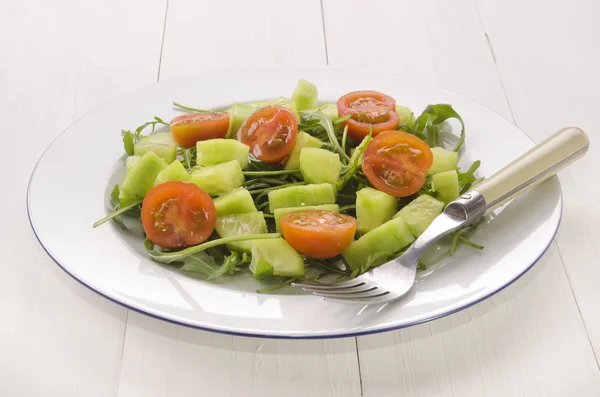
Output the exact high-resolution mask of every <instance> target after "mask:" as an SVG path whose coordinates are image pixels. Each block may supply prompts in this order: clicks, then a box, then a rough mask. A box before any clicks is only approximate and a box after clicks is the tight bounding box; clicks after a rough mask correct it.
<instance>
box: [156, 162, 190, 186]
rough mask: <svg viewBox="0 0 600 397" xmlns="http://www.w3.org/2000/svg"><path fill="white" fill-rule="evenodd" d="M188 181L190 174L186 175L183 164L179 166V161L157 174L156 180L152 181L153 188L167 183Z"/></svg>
mask: <svg viewBox="0 0 600 397" xmlns="http://www.w3.org/2000/svg"><path fill="white" fill-rule="evenodd" d="M189 180H190V174H188V172H187V170H186V169H185V167H184V166H183V164H181V161H179V160H175V161H173V162H172V163H171V164H169V165H168V166H167V167H166V168H164V169H163V170H162V171H160V172H159V173H158V175H157V176H156V179H154V186H156V185H160V184H161V183H165V182H169V181H184V182H187V181H189Z"/></svg>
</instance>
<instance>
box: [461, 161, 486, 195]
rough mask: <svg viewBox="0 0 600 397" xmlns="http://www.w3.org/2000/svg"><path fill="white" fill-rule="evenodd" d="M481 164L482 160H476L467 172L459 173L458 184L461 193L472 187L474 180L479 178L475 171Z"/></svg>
mask: <svg viewBox="0 0 600 397" xmlns="http://www.w3.org/2000/svg"><path fill="white" fill-rule="evenodd" d="M480 165H481V161H479V160H477V161H474V162H473V164H471V166H470V167H469V169H468V170H467V172H459V173H458V186H460V194H463V193H466V192H467V191H468V190H469V189H470V188H471V185H472V184H473V182H475V181H476V180H477V177H476V176H475V171H477V169H478V168H479V166H480Z"/></svg>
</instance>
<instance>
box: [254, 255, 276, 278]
mask: <svg viewBox="0 0 600 397" xmlns="http://www.w3.org/2000/svg"><path fill="white" fill-rule="evenodd" d="M273 270H274V268H273V266H271V264H270V263H269V262H267V261H265V260H264V259H259V260H258V263H257V264H256V269H255V271H254V274H253V275H252V277H254V278H255V279H257V280H264V279H266V278H269V277H271V276H272V275H273Z"/></svg>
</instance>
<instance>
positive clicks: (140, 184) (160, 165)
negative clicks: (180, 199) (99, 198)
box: [119, 151, 167, 207]
mask: <svg viewBox="0 0 600 397" xmlns="http://www.w3.org/2000/svg"><path fill="white" fill-rule="evenodd" d="M166 167H167V162H166V161H165V160H164V159H162V158H160V157H158V156H157V155H156V154H155V153H154V152H152V151H148V152H146V153H144V155H143V156H141V157H140V159H139V160H137V162H136V163H135V164H133V165H132V166H131V168H130V169H129V171H128V172H127V173H126V174H125V179H124V180H123V183H122V184H121V186H120V187H119V202H120V204H121V207H125V206H127V205H129V204H132V203H134V202H136V201H139V200H142V199H143V198H144V197H145V196H146V194H147V193H148V192H149V191H150V189H152V187H153V186H154V180H155V179H156V176H157V175H158V173H159V172H160V171H161V170H163V169H164V168H166Z"/></svg>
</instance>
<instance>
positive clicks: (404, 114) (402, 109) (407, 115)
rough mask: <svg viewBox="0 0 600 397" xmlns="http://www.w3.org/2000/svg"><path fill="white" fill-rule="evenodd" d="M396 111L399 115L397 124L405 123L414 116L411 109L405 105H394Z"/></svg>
mask: <svg viewBox="0 0 600 397" xmlns="http://www.w3.org/2000/svg"><path fill="white" fill-rule="evenodd" d="M396 113H398V116H400V123H399V125H407V124H408V123H409V122H410V120H411V119H413V120H414V118H415V116H414V114H413V112H412V110H410V108H408V107H406V106H400V105H396Z"/></svg>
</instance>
